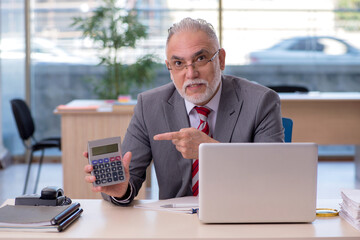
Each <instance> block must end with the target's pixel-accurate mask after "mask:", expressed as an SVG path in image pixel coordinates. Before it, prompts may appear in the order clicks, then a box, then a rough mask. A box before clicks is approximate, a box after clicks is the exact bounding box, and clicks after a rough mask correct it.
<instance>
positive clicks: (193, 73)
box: [185, 64, 199, 79]
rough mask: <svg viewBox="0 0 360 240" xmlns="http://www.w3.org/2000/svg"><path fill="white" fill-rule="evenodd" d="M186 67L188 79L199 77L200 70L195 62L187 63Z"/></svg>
mask: <svg viewBox="0 0 360 240" xmlns="http://www.w3.org/2000/svg"><path fill="white" fill-rule="evenodd" d="M185 69H186V77H187V78H188V79H194V78H197V77H198V75H199V72H198V71H197V69H196V67H195V64H188V65H186V67H185Z"/></svg>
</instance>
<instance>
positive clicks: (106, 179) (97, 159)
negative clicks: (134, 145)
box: [88, 137, 125, 186]
mask: <svg viewBox="0 0 360 240" xmlns="http://www.w3.org/2000/svg"><path fill="white" fill-rule="evenodd" d="M120 144H121V138H120V137H112V138H105V139H99V140H94V141H89V142H88V158H89V163H90V164H91V165H92V166H93V171H92V172H91V175H93V176H95V178H96V180H95V182H94V183H93V185H94V186H109V185H113V184H117V183H121V182H124V181H125V170H124V166H123V164H122V162H121V157H122V155H121V148H120Z"/></svg>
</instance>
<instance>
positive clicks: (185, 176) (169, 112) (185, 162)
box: [163, 89, 192, 193]
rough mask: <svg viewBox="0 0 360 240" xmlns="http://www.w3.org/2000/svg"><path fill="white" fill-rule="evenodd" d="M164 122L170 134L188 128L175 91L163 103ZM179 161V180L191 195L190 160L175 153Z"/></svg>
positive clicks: (187, 122)
mask: <svg viewBox="0 0 360 240" xmlns="http://www.w3.org/2000/svg"><path fill="white" fill-rule="evenodd" d="M163 109H164V115H165V121H166V123H167V125H168V129H169V131H171V132H175V131H179V130H180V129H182V128H188V127H190V122H189V117H188V114H187V112H186V107H185V102H184V99H183V98H182V97H181V96H180V94H179V93H178V92H177V90H176V89H175V90H174V93H173V94H172V96H171V97H170V98H169V100H168V101H167V102H163ZM177 154H178V157H177V159H179V160H178V161H177V164H178V168H179V169H180V171H181V179H182V182H183V184H184V186H185V187H186V188H187V192H189V193H191V166H192V160H191V159H184V158H183V157H182V155H181V153H180V152H177Z"/></svg>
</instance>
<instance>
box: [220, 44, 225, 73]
mask: <svg viewBox="0 0 360 240" xmlns="http://www.w3.org/2000/svg"><path fill="white" fill-rule="evenodd" d="M225 56H226V52H225V49H223V48H221V49H220V52H219V60H220V69H221V71H224V69H225Z"/></svg>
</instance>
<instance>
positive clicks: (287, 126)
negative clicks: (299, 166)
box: [282, 118, 293, 142]
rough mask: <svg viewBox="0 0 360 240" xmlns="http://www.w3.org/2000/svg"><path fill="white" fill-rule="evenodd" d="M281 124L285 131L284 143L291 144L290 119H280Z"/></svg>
mask: <svg viewBox="0 0 360 240" xmlns="http://www.w3.org/2000/svg"><path fill="white" fill-rule="evenodd" d="M282 124H283V127H284V129H285V131H284V133H285V142H291V136H292V129H293V121H292V120H291V119H290V118H282Z"/></svg>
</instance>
